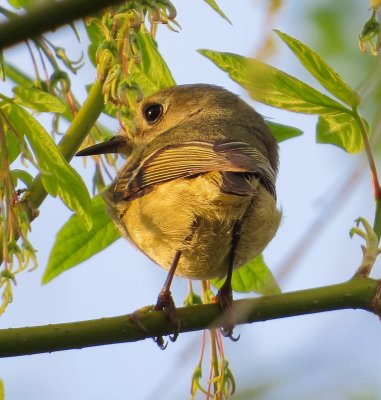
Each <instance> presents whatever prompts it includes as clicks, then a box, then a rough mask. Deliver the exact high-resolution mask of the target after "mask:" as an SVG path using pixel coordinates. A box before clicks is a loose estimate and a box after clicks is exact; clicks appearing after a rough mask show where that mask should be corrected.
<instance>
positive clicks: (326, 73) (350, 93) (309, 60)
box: [275, 30, 361, 107]
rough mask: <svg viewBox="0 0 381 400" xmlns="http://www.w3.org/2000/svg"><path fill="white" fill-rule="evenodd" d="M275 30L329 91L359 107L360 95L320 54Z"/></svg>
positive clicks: (349, 103) (347, 102)
mask: <svg viewBox="0 0 381 400" xmlns="http://www.w3.org/2000/svg"><path fill="white" fill-rule="evenodd" d="M275 32H276V33H277V34H278V36H279V37H280V38H281V39H282V40H283V41H284V42H285V43H286V44H287V46H288V47H289V48H290V49H291V51H292V52H293V53H294V54H295V55H296V57H298V60H299V61H300V63H301V64H302V65H303V66H304V67H305V68H306V69H307V70H308V72H310V73H311V75H312V76H313V77H314V78H315V79H316V80H317V81H318V82H319V83H320V84H321V85H322V86H323V87H325V88H326V89H327V90H328V92H330V93H331V94H332V95H333V96H335V97H337V98H338V99H340V100H341V101H343V102H344V103H346V104H347V105H349V106H350V107H357V106H358V105H359V104H360V101H361V99H360V96H359V95H358V94H357V93H356V92H355V91H354V90H353V89H352V88H350V87H349V86H348V85H347V84H346V83H345V82H344V81H343V79H342V78H341V76H340V75H339V74H338V73H337V72H336V71H334V70H333V68H331V67H330V66H329V65H328V64H327V63H326V62H325V61H324V60H323V59H322V58H321V57H320V56H319V55H317V54H316V53H315V52H314V51H312V50H311V49H309V48H308V47H307V46H306V45H304V44H303V43H302V42H300V41H299V40H297V39H295V38H293V37H291V36H289V35H287V34H286V33H283V32H281V31H278V30H275Z"/></svg>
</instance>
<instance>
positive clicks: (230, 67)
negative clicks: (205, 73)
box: [198, 49, 349, 114]
mask: <svg viewBox="0 0 381 400" xmlns="http://www.w3.org/2000/svg"><path fill="white" fill-rule="evenodd" d="M198 51H199V52H200V53H201V54H202V55H204V56H205V57H207V58H209V59H210V60H211V61H212V62H214V63H215V64H216V65H217V67H219V68H221V69H222V70H223V71H225V72H227V73H228V74H229V76H230V77H231V78H232V79H233V80H234V81H236V82H237V83H239V84H240V85H241V86H243V87H244V88H245V89H247V90H248V91H249V93H250V96H251V97H252V98H253V99H255V100H257V101H260V102H262V103H265V104H267V105H269V106H272V107H277V108H281V109H284V110H289V111H294V112H300V113H305V114H332V113H337V111H340V112H349V110H347V109H346V108H345V107H344V106H343V105H342V104H340V103H339V102H337V101H335V100H333V99H331V98H330V97H328V96H326V95H325V94H323V93H320V92H319V91H317V90H316V89H314V88H312V87H311V86H309V85H307V84H306V83H303V82H302V81H300V80H299V79H296V78H294V77H293V76H291V75H288V74H286V73H285V72H282V71H280V70H278V69H276V68H274V67H271V66H270V65H267V64H264V63H262V62H260V61H257V60H254V59H251V58H246V57H242V56H240V55H238V54H233V53H220V52H218V51H213V50H205V49H204V50H198Z"/></svg>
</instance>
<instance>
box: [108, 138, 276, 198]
mask: <svg viewBox="0 0 381 400" xmlns="http://www.w3.org/2000/svg"><path fill="white" fill-rule="evenodd" d="M213 171H217V172H221V173H223V178H224V179H223V185H225V189H226V191H227V192H230V193H234V194H241V195H242V194H244V193H240V191H239V186H240V183H239V180H240V179H242V177H243V176H244V175H243V174H249V175H255V176H256V177H257V178H258V179H259V180H260V181H261V182H262V184H263V185H264V186H265V187H266V188H267V190H268V191H269V192H270V193H271V194H273V195H274V197H275V173H274V171H273V169H272V168H271V165H270V163H269V161H268V159H267V158H266V157H265V156H264V155H263V154H262V153H260V152H259V151H258V150H257V149H255V148H254V147H252V146H250V145H249V144H246V143H243V142H238V141H230V140H220V141H217V142H213V143H209V142H206V141H191V142H186V143H180V144H173V145H168V146H166V147H163V148H161V149H159V150H156V151H155V152H153V153H151V154H150V155H149V156H147V157H146V158H144V159H143V160H141V161H140V162H139V163H138V164H136V165H135V166H134V167H133V168H132V169H130V170H129V171H125V175H126V176H128V179H127V180H126V179H123V173H122V175H121V176H120V177H119V178H120V182H119V184H118V183H116V185H115V188H114V193H115V197H116V199H123V198H124V199H128V198H131V197H136V196H139V195H142V194H144V193H146V192H147V190H149V189H150V188H152V187H154V186H155V185H157V184H160V183H162V182H166V181H170V180H174V179H177V178H187V177H191V176H194V175H200V174H204V173H207V172H213ZM237 173H238V174H237ZM123 181H124V182H123ZM242 184H243V182H242ZM138 193H139V194H138Z"/></svg>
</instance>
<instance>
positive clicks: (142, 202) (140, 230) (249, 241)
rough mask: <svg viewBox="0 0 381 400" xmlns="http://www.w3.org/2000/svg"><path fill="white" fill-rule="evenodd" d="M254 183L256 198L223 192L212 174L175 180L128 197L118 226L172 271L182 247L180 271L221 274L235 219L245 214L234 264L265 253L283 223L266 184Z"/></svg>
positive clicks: (202, 276) (188, 275)
mask: <svg viewBox="0 0 381 400" xmlns="http://www.w3.org/2000/svg"><path fill="white" fill-rule="evenodd" d="M255 186H257V187H256V189H255V191H254V194H253V196H236V195H231V194H224V193H221V191H220V189H219V187H218V185H217V184H216V182H215V180H214V179H211V175H210V174H206V175H200V176H198V177H196V178H193V179H178V180H173V181H170V182H166V183H163V184H160V185H158V187H157V188H155V189H154V190H153V191H152V192H150V193H148V194H146V195H144V196H143V197H140V198H137V199H135V200H132V201H130V202H129V203H128V204H127V208H126V211H125V213H124V215H123V216H122V220H120V221H119V224H120V225H124V227H125V229H124V231H125V234H126V236H127V238H128V239H129V240H131V241H132V242H133V243H134V244H135V245H136V246H137V247H138V248H139V249H141V250H142V251H143V252H144V253H145V254H146V255H147V256H148V257H150V258H151V259H152V260H153V261H154V262H156V263H157V264H158V265H160V266H161V267H163V268H165V269H167V270H168V269H169V267H170V265H171V262H172V259H173V257H174V255H175V253H176V252H177V251H178V250H181V251H182V254H181V257H180V261H179V264H178V267H177V270H176V274H177V275H180V276H183V277H186V278H189V279H210V278H215V277H222V276H224V275H225V274H226V271H227V268H228V262H229V253H230V250H231V243H232V228H233V224H234V222H235V221H236V220H240V219H241V218H242V217H243V216H245V218H244V220H243V221H242V227H241V234H240V239H239V241H238V245H237V248H236V252H235V254H236V256H235V267H236V268H237V267H240V266H242V265H243V264H244V263H246V262H248V261H250V260H251V259H252V258H254V257H255V256H256V255H258V254H259V253H260V252H262V250H263V249H264V248H265V247H266V245H267V244H268V242H269V241H270V240H271V239H272V238H273V236H274V235H275V232H276V230H277V228H278V226H279V222H280V213H279V211H278V210H277V208H276V204H275V201H274V198H273V197H272V196H271V195H270V194H269V193H268V192H267V191H266V189H265V188H263V187H262V185H259V184H258V183H256V184H255ZM117 222H118V221H117Z"/></svg>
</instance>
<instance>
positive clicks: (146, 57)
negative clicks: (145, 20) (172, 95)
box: [127, 31, 175, 96]
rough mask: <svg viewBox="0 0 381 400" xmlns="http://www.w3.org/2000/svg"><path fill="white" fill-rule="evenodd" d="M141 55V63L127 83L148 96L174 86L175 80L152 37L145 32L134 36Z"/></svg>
mask: <svg viewBox="0 0 381 400" xmlns="http://www.w3.org/2000/svg"><path fill="white" fill-rule="evenodd" d="M136 39H137V43H138V46H139V49H140V53H141V63H140V64H138V65H136V66H135V68H134V69H133V72H132V74H131V75H129V76H128V77H127V81H129V82H131V83H132V82H134V83H136V84H137V85H139V87H140V88H141V89H142V90H143V93H144V96H149V95H151V94H152V93H155V92H157V91H159V90H161V89H164V88H166V87H168V86H173V85H175V80H174V79H173V76H172V74H171V71H170V70H169V68H168V66H167V64H166V62H165V61H164V59H163V57H162V56H161V54H160V53H159V51H158V49H157V44H156V42H155V41H154V40H153V39H152V36H151V35H150V34H149V33H148V32H145V31H141V32H139V33H138V34H137V35H136Z"/></svg>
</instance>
